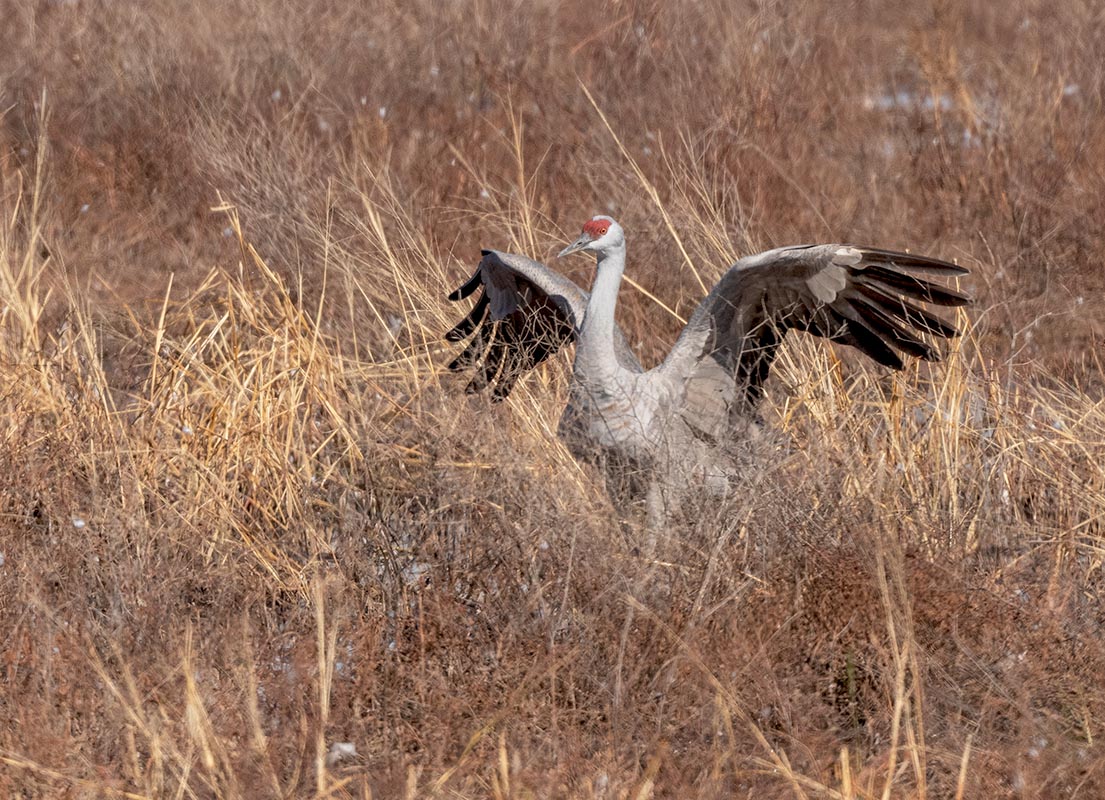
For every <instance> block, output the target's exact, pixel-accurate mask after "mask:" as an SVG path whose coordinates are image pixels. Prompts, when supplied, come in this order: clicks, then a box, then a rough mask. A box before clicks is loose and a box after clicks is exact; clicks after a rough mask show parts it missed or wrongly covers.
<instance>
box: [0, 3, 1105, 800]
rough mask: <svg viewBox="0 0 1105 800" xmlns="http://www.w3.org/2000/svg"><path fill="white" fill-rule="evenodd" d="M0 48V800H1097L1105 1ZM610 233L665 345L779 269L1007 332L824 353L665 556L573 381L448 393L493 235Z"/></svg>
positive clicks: (83, 25)
mask: <svg viewBox="0 0 1105 800" xmlns="http://www.w3.org/2000/svg"><path fill="white" fill-rule="evenodd" d="M289 6H292V7H290V8H289ZM0 18H2V19H3V20H4V22H3V23H2V24H0V217H2V219H0V430H2V437H3V438H2V441H3V447H2V448H0V470H2V472H3V475H4V478H3V480H2V481H0V510H2V515H0V643H2V644H3V647H2V658H3V663H2V666H0V794H3V795H4V796H11V797H27V798H31V797H42V798H54V797H73V798H77V797H81V798H85V797H87V798H91V797H195V798H208V797H211V798H215V797H217V798H237V797H242V798H252V797H279V796H286V797H319V798H322V797H358V798H360V797H369V796H372V797H430V796H440V797H460V798H468V797H494V798H522V797H586V798H590V797H605V798H622V797H628V798H644V797H649V796H658V797H672V798H675V797H680V798H682V797H754V798H766V797H809V798H814V797H830V798H887V797H895V798H897V797H916V798H951V797H955V798H967V797H970V798H974V797H1018V798H1019V797H1041V798H1043V797H1086V798H1092V797H1101V796H1105V750H1103V749H1102V744H1101V741H1102V736H1103V734H1105V684H1103V682H1102V678H1101V676H1102V675H1105V639H1103V637H1102V623H1103V622H1105V619H1103V616H1105V609H1103V607H1102V604H1101V600H1100V593H1101V581H1102V577H1101V564H1102V554H1103V553H1105V539H1103V534H1102V519H1103V515H1105V466H1103V463H1105V402H1103V400H1102V396H1101V383H1102V382H1101V379H1100V369H1101V364H1100V361H1099V358H1098V352H1099V350H1098V348H1099V347H1100V345H1099V343H1098V338H1099V337H1100V335H1101V332H1102V331H1101V326H1102V319H1105V316H1103V312H1105V294H1103V291H1102V290H1103V289H1105V277H1103V276H1105V273H1103V272H1102V270H1101V267H1100V265H1101V264H1102V263H1103V261H1105V114H1103V113H1102V110H1103V109H1102V102H1103V97H1105V62H1102V60H1101V58H1100V54H1099V43H1100V42H1101V41H1102V40H1103V39H1105V16H1103V15H1102V14H1101V12H1100V10H1099V9H1098V7H1097V4H1094V3H1089V2H1081V0H1064V2H1062V3H1060V4H1059V5H1058V6H1056V5H1055V4H1051V3H1047V4H1045V3H1038V2H1031V1H1030V0H1014V2H1011V3H1006V4H992V3H982V2H973V1H972V2H963V3H945V2H934V3H922V4H914V5H913V6H911V7H909V8H903V7H902V4H899V3H894V2H877V1H875V0H871V1H870V2H864V1H863V0H856V1H855V2H841V3H834V4H817V3H812V4H798V3H780V4H768V3H754V2H747V3H745V2H739V3H728V2H720V1H719V0H707V1H706V2H686V3H668V2H660V0H655V2H649V1H648V0H641V1H640V2H636V1H635V0H630V1H629V2H603V3H582V2H575V1H574V0H565V2H546V1H545V0H538V2H533V3H522V2H509V1H508V0H499V1H496V2H493V1H492V0H460V1H459V2H450V3H441V2H429V0H412V1H411V2H403V3H399V2H395V3H379V4H348V5H347V6H339V5H336V4H334V3H333V2H332V0H326V2H322V0H318V1H317V2H312V1H310V0H308V1H306V2H300V3H294V4H286V3H257V2H242V1H241V0H222V1H221V2H213V1H212V0H202V1H201V2H196V3H191V4H185V3H171V2H167V0H148V1H147V2H144V3H136V4H125V3H108V2H95V1H94V0H76V1H75V2H62V1H61V0H38V1H37V2H13V1H12V0H7V1H6V2H0ZM596 212H607V213H612V214H613V215H614V216H616V217H617V218H618V219H619V221H620V222H622V224H623V225H624V226H625V228H626V229H627V232H628V235H629V242H630V254H629V258H630V266H629V271H628V276H629V277H630V278H631V279H632V280H633V281H634V282H635V283H636V286H633V287H631V286H627V287H626V289H625V291H624V300H623V303H622V305H621V307H620V309H619V313H620V317H621V320H622V323H623V325H624V327H625V328H626V330H627V331H628V332H630V333H631V336H632V339H633V341H634V343H635V344H636V345H638V346H639V347H640V349H641V351H642V354H643V355H644V357H645V360H646V362H652V361H654V360H655V359H656V358H657V357H658V356H659V354H660V353H662V352H663V349H664V348H665V347H666V346H667V345H668V344H670V342H671V341H672V340H673V336H674V333H675V331H676V329H677V326H678V322H677V320H676V318H675V317H676V316H677V315H678V316H684V317H685V316H686V315H687V314H688V313H689V311H690V309H691V308H693V305H694V303H695V302H696V301H697V299H698V298H699V297H701V295H702V285H701V283H700V281H699V278H701V281H702V282H703V283H706V284H709V283H710V282H711V281H712V280H714V279H715V278H716V277H717V276H718V275H719V274H720V273H721V271H722V270H723V269H724V268H725V267H726V265H727V264H728V263H730V262H731V261H732V260H733V259H734V258H735V257H736V256H737V255H738V254H743V253H747V252H750V251H753V250H756V249H762V248H765V247H768V246H774V245H779V244H788V243H796V242H800V241H810V240H823V241H832V240H847V241H853V242H857V243H864V244H874V245H879V246H885V247H894V248H913V249H916V250H919V251H923V252H925V253H930V254H932V255H935V256H939V257H944V258H949V259H957V260H958V261H959V262H960V263H962V264H964V265H966V266H968V267H970V268H971V269H972V272H973V275H972V277H971V278H970V279H969V282H968V284H967V288H969V289H970V290H971V291H972V292H973V293H974V294H975V296H976V297H977V298H978V303H977V305H976V306H975V307H974V308H973V309H972V310H971V313H970V317H971V319H970V320H967V319H966V318H964V319H962V320H961V322H962V323H963V324H964V325H967V326H968V328H969V331H968V335H967V336H966V337H964V339H963V340H960V341H959V342H957V343H955V344H954V345H953V346H952V347H951V348H949V350H948V358H947V360H946V361H945V362H943V363H942V364H939V365H935V366H934V367H933V368H931V369H930V368H927V367H925V368H914V369H911V370H908V371H907V372H906V373H903V374H902V375H899V376H891V375H887V374H886V373H885V371H883V370H881V369H879V368H877V367H873V366H871V365H869V364H864V363H860V361H859V360H857V359H854V358H852V357H851V356H849V355H847V354H845V353H843V352H842V351H840V350H833V349H831V348H829V347H827V346H826V345H825V344H824V343H822V342H815V341H808V340H804V339H802V337H797V336H796V337H794V340H793V341H791V342H789V343H788V345H787V347H786V355H785V357H784V358H782V359H781V360H780V361H779V362H777V363H778V370H777V373H776V376H775V377H774V378H773V379H772V381H771V383H770V386H769V391H768V397H767V401H766V403H765V406H764V410H763V413H764V417H765V419H766V420H767V421H768V423H769V424H770V426H771V427H772V428H773V429H774V430H775V431H777V434H778V446H777V452H775V453H774V454H772V456H771V457H770V458H768V459H767V460H766V463H765V464H764V465H763V466H762V468H760V469H757V470H755V471H753V472H751V473H750V474H749V475H748V476H747V485H746V486H744V487H742V490H741V491H740V492H738V493H736V496H735V497H734V498H733V499H732V500H731V501H729V502H728V503H726V504H723V505H721V506H716V505H713V506H711V505H710V504H703V510H702V511H700V512H699V513H697V514H695V515H688V516H687V517H686V518H685V519H680V520H679V521H678V524H675V525H673V526H672V528H671V530H670V531H669V532H668V535H667V537H666V538H665V539H664V540H663V541H661V542H660V544H659V547H658V553H657V554H656V557H655V558H650V559H646V558H645V556H644V555H643V554H642V552H641V549H640V548H639V547H638V544H639V543H640V542H641V541H642V534H641V530H640V526H641V520H640V519H639V518H637V517H635V516H632V515H631V516H629V517H628V518H625V517H619V515H618V513H617V512H616V511H615V510H614V509H613V508H612V507H611V506H610V503H609V501H608V500H607V499H606V496H605V494H604V492H603V489H602V486H601V485H599V484H598V483H597V482H596V476H595V475H594V474H592V473H591V472H589V471H588V470H586V469H584V468H581V467H580V466H578V465H577V464H576V463H575V462H574V461H573V460H572V459H571V457H570V456H569V455H568V454H567V453H566V452H565V451H564V449H563V447H562V446H561V445H560V444H559V443H558V441H557V440H556V438H555V435H554V430H555V423H556V419H557V416H558V414H559V410H560V408H561V406H562V403H563V393H564V387H565V366H566V364H567V363H568V362H567V360H566V358H564V357H560V358H558V359H556V360H554V363H552V364H551V365H549V366H548V367H547V368H543V369H541V370H540V371H539V372H538V373H537V374H535V375H534V376H531V377H530V378H529V379H527V380H526V381H525V382H524V383H523V384H522V385H521V386H520V387H519V388H518V389H517V390H516V391H515V394H514V395H513V396H512V397H511V399H510V400H509V401H508V402H507V403H504V404H502V405H498V406H492V405H491V404H490V403H488V401H487V400H486V398H482V397H468V396H464V395H463V393H462V387H463V382H462V381H460V380H459V379H454V377H453V376H450V375H447V374H443V372H442V368H441V366H442V364H444V363H446V361H447V359H448V351H449V348H448V347H446V346H445V345H444V343H442V342H441V341H439V337H440V334H441V332H443V331H444V330H447V329H448V327H449V326H450V325H451V323H452V322H453V321H454V320H455V318H456V317H457V314H458V308H457V307H456V306H452V307H450V306H451V304H449V303H447V302H446V301H445V300H444V295H445V293H446V292H447V291H448V290H450V289H452V288H453V287H454V286H455V285H456V283H457V281H458V280H459V279H461V278H462V277H463V276H465V275H466V274H467V273H468V272H469V271H470V270H471V267H472V266H473V265H474V264H475V262H476V259H477V258H478V253H479V248H480V246H481V245H482V246H489V245H490V246H495V247H497V248H501V249H510V250H516V251H520V252H525V253H529V254H532V255H534V256H536V257H539V258H545V259H547V258H550V257H551V255H552V254H553V253H554V252H555V251H556V250H557V249H558V248H559V247H560V246H562V245H563V243H564V242H565V241H566V240H567V239H568V238H569V236H571V235H573V234H574V233H575V231H576V230H577V228H578V226H579V225H580V223H581V222H582V221H583V220H584V219H586V218H587V217H588V216H589V215H591V214H593V213H596ZM558 266H559V267H560V268H563V269H567V270H570V271H571V272H572V274H573V277H575V278H576V279H577V280H579V281H580V282H586V281H587V280H588V279H589V271H588V269H587V265H586V263H585V262H584V261H583V260H582V259H580V260H578V261H573V262H570V263H568V262H565V263H563V264H559V265H558ZM665 307H666V308H665ZM667 309H670V311H669V310H667ZM340 743H350V744H352V745H354V746H355V748H356V755H355V756H351V755H350V756H347V757H345V758H340V759H328V754H329V753H330V752H331V748H332V747H333V746H334V745H335V744H340ZM335 752H337V751H335Z"/></svg>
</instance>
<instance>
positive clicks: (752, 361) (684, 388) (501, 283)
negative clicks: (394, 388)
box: [446, 216, 969, 525]
mask: <svg viewBox="0 0 1105 800" xmlns="http://www.w3.org/2000/svg"><path fill="white" fill-rule="evenodd" d="M579 251H589V252H593V253H595V255H596V257H597V264H598V269H597V273H596V275H595V280H594V285H593V286H592V289H591V294H590V296H588V294H587V293H586V292H585V291H584V290H582V289H581V288H579V287H578V286H576V285H575V284H574V283H573V282H572V281H570V280H568V279H567V278H565V277H564V276H562V275H560V274H558V273H556V272H554V271H553V270H551V269H549V268H548V267H546V266H544V265H543V264H540V263H538V262H536V261H533V260H531V259H529V258H526V257H524V256H519V255H512V254H509V253H500V252H496V251H494V250H485V251H483V259H482V260H481V261H480V264H479V267H478V268H477V270H476V272H475V274H474V275H472V277H471V278H470V279H469V280H468V281H467V282H466V283H465V284H464V285H463V286H461V287H460V288H459V289H457V290H456V291H455V292H453V293H452V294H451V295H449V298H450V299H451V300H461V299H463V298H465V297H468V296H470V295H472V294H473V293H474V292H475V291H476V290H477V289H478V288H482V289H483V293H482V295H481V296H480V297H479V298H478V299H477V301H476V304H475V306H474V307H473V309H472V311H471V313H469V314H468V315H467V316H466V317H465V318H464V319H462V320H461V321H460V322H459V323H458V324H457V325H456V327H454V328H453V329H452V330H451V331H449V333H447V334H446V338H447V339H449V340H450V341H462V340H464V339H467V338H468V337H469V336H471V337H472V339H471V341H470V342H469V343H468V346H467V347H466V348H465V349H464V351H463V352H462V353H461V354H460V355H459V356H458V357H457V358H456V359H455V360H454V361H453V362H452V363H451V364H449V369H451V370H454V371H459V370H464V369H468V368H471V367H476V368H477V369H476V374H475V377H474V378H473V379H472V381H471V383H470V384H469V386H468V390H469V391H479V390H481V389H484V388H486V387H489V386H490V387H491V389H492V394H493V397H494V398H495V399H497V400H501V399H502V398H505V397H506V396H507V395H508V394H509V393H510V390H511V388H512V387H513V386H514V383H515V381H516V380H517V379H518V378H519V377H520V376H521V375H522V374H523V373H525V372H527V371H528V370H531V369H533V368H534V367H535V366H537V365H538V364H540V363H541V362H542V361H544V360H545V359H546V358H548V357H549V356H550V355H552V354H553V353H555V352H556V351H557V350H558V349H559V348H560V347H561V346H563V345H564V344H566V343H568V342H572V341H574V342H576V352H575V361H574V365H573V370H572V379H571V384H570V389H569V401H568V404H567V407H566V408H565V410H564V413H563V416H562V417H561V421H560V427H559V434H560V436H561V437H562V438H563V439H564V440H565V441H566V443H567V444H568V446H569V448H570V450H571V451H572V453H573V454H574V455H575V456H576V457H577V458H583V459H595V458H598V459H600V460H601V461H603V462H604V463H605V464H607V466H616V467H617V468H618V469H620V470H624V469H625V468H626V467H630V468H632V469H635V470H637V471H641V472H643V473H645V474H646V475H647V476H648V514H649V521H650V523H651V524H653V525H656V524H659V523H660V522H661V521H662V519H663V518H664V515H665V510H666V507H667V504H668V502H670V500H671V499H673V496H677V495H678V494H679V493H680V492H681V491H682V490H684V489H686V488H688V487H689V486H690V485H692V484H697V485H706V486H709V487H711V488H712V489H714V490H715V491H724V489H725V487H726V484H727V475H731V472H730V470H731V462H728V460H727V457H726V444H727V442H728V441H730V440H732V439H733V437H734V436H739V435H742V434H743V433H744V432H746V431H747V430H748V428H749V424H750V421H751V420H752V419H754V414H753V409H754V406H755V405H756V403H757V401H758V400H759V399H760V397H761V395H762V393H763V384H764V381H765V380H766V378H767V375H768V371H769V370H770V368H771V363H772V360H773V359H774V358H775V355H776V353H777V351H778V348H779V346H780V344H781V343H782V340H783V337H784V335H785V334H786V332H787V331H788V330H792V329H793V330H802V331H806V332H808V333H812V334H814V335H815V336H823V337H825V338H827V339H829V340H831V341H834V342H840V343H842V344H847V345H851V346H852V347H855V348H858V349H859V350H860V351H862V352H863V353H865V354H867V355H868V356H870V357H871V358H872V359H874V360H875V361H877V362H878V363H880V364H883V365H885V366H887V367H890V368H892V369H896V370H897V369H901V368H902V366H903V363H902V358H901V356H900V355H899V352H900V353H902V354H905V355H907V356H913V357H916V358H920V359H924V360H926V361H937V360H939V354H938V353H937V352H936V351H935V350H934V349H933V347H932V346H931V345H930V344H929V343H927V342H925V341H924V340H923V339H922V338H921V336H920V335H919V334H921V333H925V334H930V335H933V336H938V337H944V338H948V337H952V336H957V335H958V331H957V330H956V329H955V328H954V327H952V326H951V325H949V324H948V323H947V322H945V321H943V320H941V319H939V318H938V317H936V316H934V315H933V314H932V313H930V312H929V311H928V310H926V309H925V307H923V306H922V305H919V303H924V304H927V305H930V306H946V307H953V306H962V305H966V304H967V303H968V302H969V298H968V297H967V296H966V295H964V294H961V293H960V292H958V291H955V290H953V289H949V288H946V287H943V286H939V285H936V284H934V283H931V282H929V281H927V280H925V279H924V277H928V276H933V277H940V278H944V277H951V276H957V275H964V274H966V273H967V270H965V269H963V268H962V267H959V266H957V265H955V264H949V263H947V262H946V261H940V260H937V259H935V258H927V257H924V256H917V255H911V254H907V253H898V252H894V251H890V250H880V249H876V248H871V247H852V246H848V245H839V244H820V245H799V246H795V247H780V248H777V249H775V250H769V251H767V252H764V253H760V254H759V255H753V256H747V257H745V258H742V259H740V260H739V261H737V263H736V264H734V265H733V266H732V267H731V268H730V269H729V270H728V271H727V272H726V273H725V274H724V275H723V276H722V278H721V280H720V281H718V283H717V285H716V286H714V288H713V290H712V291H711V292H710V293H709V294H708V295H707V296H706V297H705V299H703V301H702V302H701V303H700V304H699V306H698V308H697V309H695V311H694V313H693V314H692V315H691V318H690V321H689V322H688V323H687V325H686V327H685V328H684V329H683V332H682V333H681V334H680V336H679V338H678V340H677V341H676V342H675V345H674V347H672V349H671V351H670V352H669V354H668V356H667V358H665V359H664V361H663V363H661V364H660V365H659V366H657V367H656V368H654V369H650V370H645V369H643V368H642V366H641V364H640V362H639V361H638V360H637V358H636V357H635V356H634V354H633V352H632V351H631V350H630V349H629V347H628V346H627V344H626V342H625V337H624V336H623V335H622V332H621V330H620V329H619V327H618V325H617V323H616V322H615V321H614V308H615V305H616V303H617V299H618V288H619V286H620V284H621V280H622V272H623V270H624V269H625V253H626V243H625V234H624V232H623V231H622V228H621V226H620V225H618V223H617V222H615V221H614V220H613V219H611V218H610V217H607V216H597V217H594V218H593V219H591V220H589V221H588V222H587V223H586V224H585V225H584V226H583V232H582V233H581V234H580V236H579V238H578V239H577V240H576V241H575V242H573V243H572V244H570V245H569V246H568V247H566V248H564V250H562V251H561V252H560V257H561V258H563V257H564V256H567V255H569V254H571V253H575V252H579ZM923 276H924V277H923ZM488 311H490V316H489V315H488V313H487V312H488Z"/></svg>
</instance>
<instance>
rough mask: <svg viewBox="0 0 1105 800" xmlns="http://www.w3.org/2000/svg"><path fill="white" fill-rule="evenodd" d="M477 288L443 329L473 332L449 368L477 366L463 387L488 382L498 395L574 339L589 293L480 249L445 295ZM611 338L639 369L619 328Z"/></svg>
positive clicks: (454, 334) (521, 260) (522, 261)
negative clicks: (470, 302)
mask: <svg viewBox="0 0 1105 800" xmlns="http://www.w3.org/2000/svg"><path fill="white" fill-rule="evenodd" d="M477 289H482V290H483V292H482V293H481V294H480V296H479V297H478V298H477V300H476V305H475V306H473V308H472V310H471V312H469V314H468V316H466V317H465V318H464V319H462V320H461V321H460V322H458V323H457V325H456V326H455V327H454V328H453V329H452V330H451V331H449V332H448V333H447V334H445V338H446V339H448V340H449V341H451V342H459V341H462V340H464V339H467V338H468V337H469V336H471V337H472V338H471V340H470V341H469V342H468V346H467V347H465V349H464V350H463V351H462V352H461V354H460V355H459V356H457V357H456V358H455V359H453V361H452V362H451V363H450V364H449V369H450V370H453V371H454V372H460V371H462V370H466V369H470V368H472V367H475V368H476V374H475V376H474V377H473V378H472V380H471V381H470V382H469V384H468V388H467V391H469V392H478V391H481V390H483V389H485V388H487V387H488V386H491V387H492V395H491V396H492V399H494V400H502V399H503V398H505V397H506V396H507V395H509V394H510V391H511V389H513V388H514V384H515V382H517V380H518V378H519V377H521V376H522V375H523V374H525V373H526V372H529V371H530V370H531V369H533V368H534V367H536V366H537V365H538V364H540V363H541V362H542V361H544V360H545V359H547V358H548V357H549V356H551V355H553V354H554V353H556V351H557V350H559V349H560V348H561V347H562V346H564V345H565V344H567V343H569V342H574V341H575V340H576V337H577V336H578V335H579V330H580V327H581V326H582V324H583V315H584V313H585V312H586V310H587V298H588V295H587V292H585V291H583V290H582V289H580V288H579V287H578V286H576V285H575V284H574V283H573V282H572V281H570V280H568V279H567V278H565V277H564V276H563V275H560V274H559V273H557V272H554V271H553V270H551V269H549V268H548V267H546V266H545V265H544V264H541V263H539V262H537V261H534V260H532V259H529V258H526V257H525V256H519V255H514V254H511V253H499V252H496V251H494V250H484V251H483V259H482V260H481V261H480V265H479V267H477V268H476V272H475V274H473V275H472V277H471V278H469V279H468V281H467V282H466V283H465V284H464V285H463V286H461V287H460V288H459V289H457V290H456V291H455V292H453V293H452V294H450V295H449V299H450V300H462V299H464V298H466V297H469V296H470V295H472V294H473V293H474V292H475V291H476V290H477ZM488 311H490V312H491V313H490V315H489V314H488ZM614 340H615V341H614V344H615V353H616V354H617V356H618V359H619V361H620V362H621V363H622V364H623V366H625V367H627V368H629V369H632V370H634V371H637V372H640V371H641V367H640V364H639V363H638V362H637V359H636V358H635V357H634V355H633V354H632V352H631V351H630V350H629V348H628V346H626V344H625V339H624V337H623V336H622V333H621V331H620V330H618V329H617V328H615V331H614Z"/></svg>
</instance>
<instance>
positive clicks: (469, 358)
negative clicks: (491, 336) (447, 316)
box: [446, 331, 487, 372]
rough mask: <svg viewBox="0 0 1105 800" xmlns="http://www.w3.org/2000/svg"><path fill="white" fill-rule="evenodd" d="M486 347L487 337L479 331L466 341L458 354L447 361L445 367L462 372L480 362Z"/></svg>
mask: <svg viewBox="0 0 1105 800" xmlns="http://www.w3.org/2000/svg"><path fill="white" fill-rule="evenodd" d="M486 348H487V338H486V337H485V336H484V335H483V332H482V331H480V332H479V333H477V334H476V336H475V337H474V338H473V339H472V341H470V342H469V343H468V346H467V347H466V348H464V350H463V351H462V352H461V354H460V355H459V356H457V357H456V358H454V359H453V360H452V361H450V362H449V364H448V366H447V367H446V369H448V370H449V371H450V372H463V371H464V370H466V369H468V368H470V367H474V366H476V364H479V363H480V358H481V357H482V356H483V352H484V350H485V349H486Z"/></svg>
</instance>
